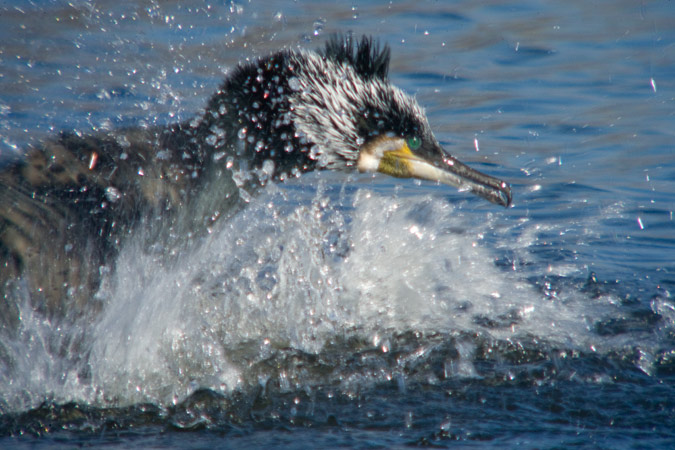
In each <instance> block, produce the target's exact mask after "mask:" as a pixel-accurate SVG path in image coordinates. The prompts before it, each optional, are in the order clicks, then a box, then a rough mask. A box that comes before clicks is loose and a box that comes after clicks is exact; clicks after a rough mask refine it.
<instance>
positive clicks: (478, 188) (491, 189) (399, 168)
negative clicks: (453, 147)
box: [357, 136, 511, 207]
mask: <svg viewBox="0 0 675 450" xmlns="http://www.w3.org/2000/svg"><path fill="white" fill-rule="evenodd" d="M357 167H358V169H359V171H361V172H381V173H385V174H387V175H391V176H393V177H398V178H419V179H423V180H430V181H436V182H439V183H443V184H447V185H450V186H454V187H456V188H458V189H459V190H460V191H471V192H473V193H474V194H476V195H479V196H481V197H483V198H484V199H486V200H488V201H490V202H492V203H496V204H498V205H502V206H505V207H508V206H509V205H510V204H511V187H510V186H509V185H508V183H506V182H504V181H502V180H499V179H497V178H493V177H491V176H489V175H485V174H484V173H481V172H479V171H477V170H474V169H472V168H471V167H469V166H467V165H466V164H464V163H462V162H460V161H458V160H457V159H455V158H454V157H452V156H450V155H449V154H447V153H445V151H444V150H443V149H442V148H441V147H440V146H438V145H434V148H432V149H431V150H429V149H426V148H424V147H422V148H420V149H418V150H417V151H413V150H411V149H410V147H409V146H408V143H407V141H406V140H405V139H402V138H400V137H389V136H381V137H379V138H376V139H374V140H372V141H371V142H368V143H366V144H364V146H363V147H362V148H361V151H360V152H359V159H358V162H357Z"/></svg>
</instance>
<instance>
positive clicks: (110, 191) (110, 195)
mask: <svg viewBox="0 0 675 450" xmlns="http://www.w3.org/2000/svg"><path fill="white" fill-rule="evenodd" d="M105 198H107V199H108V201H109V202H110V203H115V202H116V201H117V200H119V199H120V198H122V193H121V192H120V191H119V190H118V189H117V188H116V187H113V186H108V187H107V188H105Z"/></svg>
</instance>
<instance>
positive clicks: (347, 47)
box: [323, 34, 391, 80]
mask: <svg viewBox="0 0 675 450" xmlns="http://www.w3.org/2000/svg"><path fill="white" fill-rule="evenodd" d="M390 54H391V52H390V50H389V46H388V45H385V46H384V47H382V48H380V44H379V42H377V41H374V40H373V38H372V37H368V36H365V35H364V36H363V37H362V38H361V40H360V41H359V40H355V39H354V38H353V37H352V35H351V34H348V35H346V36H343V35H339V34H335V35H333V36H332V37H331V38H330V39H329V40H328V42H327V43H326V49H325V50H324V53H323V55H324V56H325V57H326V58H327V59H330V60H333V61H335V62H337V63H347V64H349V65H351V66H352V67H354V69H355V70H356V72H357V73H358V74H359V75H361V76H362V77H363V78H365V79H371V78H380V79H382V80H386V79H387V72H389V58H390V56H391V55H390Z"/></svg>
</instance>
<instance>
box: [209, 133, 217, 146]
mask: <svg viewBox="0 0 675 450" xmlns="http://www.w3.org/2000/svg"><path fill="white" fill-rule="evenodd" d="M217 141H218V139H217V138H216V136H215V135H214V134H209V135H208V136H207V137H206V143H207V144H209V145H211V146H215V145H216V142H217Z"/></svg>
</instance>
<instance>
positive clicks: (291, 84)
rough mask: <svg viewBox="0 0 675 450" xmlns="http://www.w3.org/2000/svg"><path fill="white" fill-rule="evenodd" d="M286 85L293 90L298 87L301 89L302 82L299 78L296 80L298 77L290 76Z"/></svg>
mask: <svg viewBox="0 0 675 450" xmlns="http://www.w3.org/2000/svg"><path fill="white" fill-rule="evenodd" d="M288 87H289V88H291V89H292V90H294V91H299V90H300V89H302V84H300V80H298V77H291V78H290V79H289V80H288Z"/></svg>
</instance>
